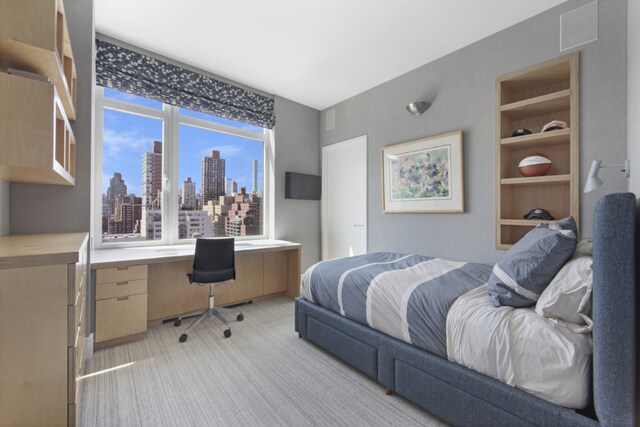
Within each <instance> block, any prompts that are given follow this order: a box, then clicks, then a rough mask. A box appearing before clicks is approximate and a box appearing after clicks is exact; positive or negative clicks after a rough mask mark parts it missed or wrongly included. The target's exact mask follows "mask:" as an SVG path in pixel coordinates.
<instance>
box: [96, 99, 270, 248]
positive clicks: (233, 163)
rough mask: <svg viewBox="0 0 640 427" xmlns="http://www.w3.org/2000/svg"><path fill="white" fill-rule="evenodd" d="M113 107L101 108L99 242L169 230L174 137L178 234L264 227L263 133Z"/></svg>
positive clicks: (249, 231) (250, 231) (153, 236)
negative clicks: (173, 134) (169, 130)
mask: <svg viewBox="0 0 640 427" xmlns="http://www.w3.org/2000/svg"><path fill="white" fill-rule="evenodd" d="M105 95H107V93H106V90H105ZM109 97H111V98H115V99H118V100H121V101H126V102H130V103H134V104H137V105H143V106H145V107H150V108H153V109H156V110H160V109H162V104H161V103H159V102H156V101H152V100H148V99H145V98H140V97H137V96H134V95H128V94H124V93H121V92H116V91H110V93H109ZM116 107H117V108H118V109H115V108H109V106H105V108H104V109H103V126H102V128H103V129H102V131H103V132H102V135H103V140H102V152H103V156H102V161H103V167H102V185H101V186H102V236H103V238H102V240H103V242H115V241H138V240H141V239H142V240H158V239H161V238H162V236H163V234H164V233H165V232H167V230H164V231H163V227H164V225H163V221H162V206H163V205H164V201H163V199H164V198H165V197H166V194H165V193H164V192H163V187H164V186H165V185H166V184H164V177H165V176H166V173H165V171H164V170H163V167H164V166H163V160H164V159H166V158H169V159H170V160H171V159H172V158H174V157H175V155H176V150H175V149H173V148H172V146H171V144H177V145H178V149H177V155H178V157H177V163H178V175H177V176H174V177H173V182H171V183H169V187H167V188H168V190H167V191H168V193H167V194H168V195H169V196H170V197H171V195H172V194H173V197H176V196H177V208H178V224H177V225H178V230H177V231H178V238H180V239H184V238H194V237H212V236H245V235H260V234H262V215H263V209H262V205H263V195H262V192H263V182H264V181H263V175H264V173H263V158H264V142H263V141H262V140H256V139H252V138H247V137H244V136H239V135H235V134H229V133H225V132H223V131H219V130H216V129H211V128H206V127H196V126H193V125H189V124H186V123H184V121H187V122H188V121H189V120H190V119H189V118H186V119H185V118H183V119H178V120H175V118H174V117H175V116H174V115H173V114H172V115H171V116H168V115H166V114H159V115H160V116H161V117H164V119H163V118H160V117H154V116H153V114H154V113H149V114H151V116H143V115H140V114H136V112H137V111H139V110H137V109H135V108H133V109H131V110H129V109H127V108H122V107H120V104H117V105H116ZM121 108H122V110H121ZM184 116H187V117H196V118H198V119H204V120H207V121H210V122H215V123H223V124H225V125H231V126H234V127H237V128H242V129H249V130H251V131H253V132H256V133H258V132H259V133H262V128H258V127H255V126H251V125H244V124H242V123H238V122H231V121H230V120H226V119H222V118H217V117H213V116H209V115H206V114H202V113H197V112H193V111H189V110H185V109H182V108H181V109H180V117H184ZM169 117H171V118H169ZM163 120H172V122H170V125H172V126H177V127H178V139H177V140H171V138H169V139H167V138H165V136H164V135H163V133H164V132H163V129H164V126H163ZM173 200H176V199H173ZM171 203H175V202H171ZM174 232H175V231H174Z"/></svg>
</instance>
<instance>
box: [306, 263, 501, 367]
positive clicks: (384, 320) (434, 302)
mask: <svg viewBox="0 0 640 427" xmlns="http://www.w3.org/2000/svg"><path fill="white" fill-rule="evenodd" d="M490 274H491V266H490V265H485V264H478V263H468V262H457V261H447V260H444V259H439V258H428V257H424V256H420V255H402V254H396V253H388V252H379V253H371V254H365V255H358V256H354V257H348V258H339V259H334V260H329V261H322V262H319V263H317V264H315V265H313V266H312V267H310V268H309V269H308V270H307V271H306V272H305V273H304V275H303V277H302V284H301V294H302V296H303V297H304V298H305V299H307V300H309V301H310V302H313V303H315V304H319V305H321V306H323V307H325V308H328V309H330V310H332V311H334V312H336V313H339V314H341V315H343V316H346V317H348V318H350V319H353V320H356V321H358V322H360V323H363V324H365V325H368V326H370V327H372V328H374V329H377V330H379V331H381V332H384V333H386V334H388V335H390V336H392V337H395V338H398V339H400V340H403V341H406V342H408V343H410V344H413V345H415V346H417V347H420V348H422V349H424V350H427V351H429V352H430V353H433V354H436V355H438V356H440V357H443V358H447V349H446V322H447V313H448V311H449V308H450V307H451V305H452V304H453V303H454V302H455V300H456V299H457V298H458V297H460V296H461V295H463V294H464V293H466V292H468V291H470V290H471V289H474V288H477V287H478V286H482V285H484V284H485V283H486V282H487V279H488V278H489V275H490Z"/></svg>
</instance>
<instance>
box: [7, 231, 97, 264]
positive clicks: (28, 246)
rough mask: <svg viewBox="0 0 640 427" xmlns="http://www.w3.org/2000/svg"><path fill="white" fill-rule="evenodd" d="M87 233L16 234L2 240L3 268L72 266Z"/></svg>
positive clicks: (76, 260)
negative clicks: (53, 265)
mask: <svg viewBox="0 0 640 427" xmlns="http://www.w3.org/2000/svg"><path fill="white" fill-rule="evenodd" d="M86 238H87V233H55V234H17V235H10V236H2V237H0V269H4V268H22V267H32V266H37V265H52V264H73V263H76V262H78V256H79V255H78V250H79V248H80V247H81V246H82V243H83V242H84V240H85V239H86Z"/></svg>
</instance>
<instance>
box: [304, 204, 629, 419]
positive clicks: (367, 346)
mask: <svg viewBox="0 0 640 427" xmlns="http://www.w3.org/2000/svg"><path fill="white" fill-rule="evenodd" d="M636 212H637V208H636V198H635V196H634V195H633V194H632V193H617V194H610V195H607V196H605V197H603V198H602V199H601V200H600V201H599V202H598V204H597V206H596V211H595V214H594V229H593V240H594V262H593V280H594V283H593V296H592V304H593V313H592V315H593V320H594V327H593V387H592V390H593V408H592V409H593V410H594V411H595V414H594V415H591V416H587V415H583V414H580V413H578V412H575V411H572V410H568V409H566V408H563V407H560V406H558V405H555V404H552V403H550V402H547V401H546V400H543V399H540V398H538V397H536V396H533V395H532V394H529V393H527V392H524V391H522V390H519V389H516V388H514V387H511V386H509V385H506V384H504V383H502V382H500V381H497V380H495V379H493V378H490V377H488V376H486V375H483V374H480V373H478V372H475V371H473V370H470V369H468V368H465V367H463V366H461V365H458V364H456V363H452V362H449V361H448V360H445V359H442V358H440V357H438V356H434V355H432V354H430V353H428V352H426V351H424V350H421V349H418V348H416V347H413V346H411V345H409V344H407V343H405V342H402V341H399V340H397V339H394V338H391V337H389V336H387V335H385V334H383V333H381V332H378V331H376V330H374V329H371V328H369V327H367V326H365V325H362V324H360V323H357V322H354V321H352V320H350V319H347V318H345V317H342V316H340V315H338V314H336V313H334V312H332V311H330V310H327V309H324V308H322V307H320V306H317V305H315V304H312V303H310V302H308V301H306V300H304V299H302V298H298V299H297V300H296V307H295V308H296V313H295V330H296V331H297V332H298V334H299V335H300V336H301V337H304V338H305V339H307V340H309V341H311V342H313V343H315V344H317V345H319V346H320V347H322V348H324V349H325V350H327V351H328V352H330V353H332V354H334V355H335V356H337V357H338V358H340V359H342V360H343V361H345V362H346V363H348V364H350V365H351V366H353V367H354V368H356V369H358V370H359V371H361V372H363V373H364V374H366V375H368V376H369V377H371V378H372V379H374V380H376V381H377V382H378V383H380V384H382V385H383V386H384V387H386V388H389V389H391V390H393V391H395V392H396V393H398V394H399V395H401V396H404V397H405V398H407V399H409V400H410V401H412V402H414V403H416V404H417V405H419V406H420V407H422V408H424V409H425V410H427V411H429V412H431V413H432V414H434V415H436V416H438V417H439V418H442V419H443V420H445V421H447V422H449V423H451V424H453V425H509V426H531V425H544V426H589V425H602V426H634V425H635V422H636V414H635V411H636V405H635V402H636V372H637V371H636V341H637V340H636V334H637V331H638V329H639V328H637V327H636V323H637V320H638V319H637V318H636V292H635V288H636V268H635V266H636V257H637V254H638V251H636V247H637V244H636V240H637V237H636V233H637V232H638V230H639V228H638V227H636V224H637V215H636Z"/></svg>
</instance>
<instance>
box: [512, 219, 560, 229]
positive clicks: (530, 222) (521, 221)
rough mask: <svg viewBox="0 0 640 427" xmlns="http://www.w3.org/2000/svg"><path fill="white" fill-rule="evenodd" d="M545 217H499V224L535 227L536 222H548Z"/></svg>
mask: <svg viewBox="0 0 640 427" xmlns="http://www.w3.org/2000/svg"><path fill="white" fill-rule="evenodd" d="M550 222H551V221H548V220H545V219H501V220H500V225H513V226H516V227H535V226H537V225H538V224H549V223H550Z"/></svg>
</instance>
